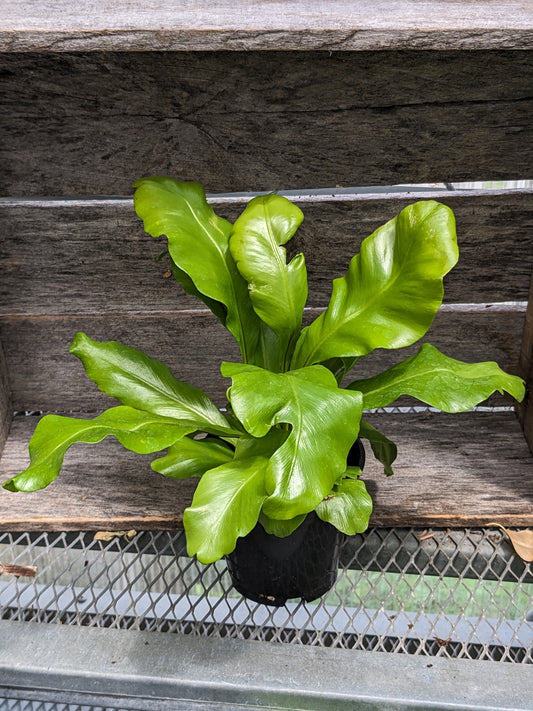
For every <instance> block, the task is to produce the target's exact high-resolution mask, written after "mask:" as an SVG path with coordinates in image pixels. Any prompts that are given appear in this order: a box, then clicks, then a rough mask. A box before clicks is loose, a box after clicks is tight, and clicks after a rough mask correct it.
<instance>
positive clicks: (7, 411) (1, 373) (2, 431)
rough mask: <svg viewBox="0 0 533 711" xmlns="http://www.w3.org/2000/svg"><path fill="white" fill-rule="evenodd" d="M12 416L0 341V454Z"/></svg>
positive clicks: (9, 391)
mask: <svg viewBox="0 0 533 711" xmlns="http://www.w3.org/2000/svg"><path fill="white" fill-rule="evenodd" d="M12 416H13V406H12V404H11V388H10V386H9V380H8V377H7V368H6V362H5V356H4V351H3V349H2V343H1V342H0V456H1V455H2V451H3V449H4V445H5V443H6V440H7V436H8V434H9V428H10V427H11V419H12Z"/></svg>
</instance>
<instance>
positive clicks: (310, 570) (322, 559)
mask: <svg viewBox="0 0 533 711" xmlns="http://www.w3.org/2000/svg"><path fill="white" fill-rule="evenodd" d="M364 463H365V450H364V447H363V444H362V442H361V441H360V440H359V439H358V440H357V441H356V442H355V444H354V445H353V447H352V448H351V450H350V453H349V455H348V464H349V465H350V466H358V467H360V468H361V469H362V468H363V466H364ZM344 540H345V535H344V534H343V533H341V532H340V531H338V530H337V529H336V528H335V527H334V526H332V525H331V524H330V523H327V522H326V521H322V520H321V519H320V518H318V516H317V515H316V513H315V512H314V511H312V512H311V513H309V514H308V515H307V516H306V518H305V519H304V521H303V523H302V524H301V525H300V526H299V527H298V528H297V529H296V530H295V531H293V533H291V534H290V535H289V536H286V537H285V538H280V537H278V536H274V535H272V534H270V533H267V532H266V531H265V529H264V528H263V526H262V525H261V524H260V523H258V524H257V525H256V526H255V528H254V529H253V530H252V531H251V532H250V533H249V534H248V535H247V536H244V537H243V538H239V539H238V540H237V545H236V547H235V550H234V551H233V552H232V553H230V554H229V555H228V556H226V561H227V565H228V571H229V573H230V576H231V580H232V583H233V586H234V587H235V589H236V590H237V591H238V592H240V593H241V595H244V596H245V597H247V598H248V599H250V600H254V601H255V602H261V603H264V604H265V605H274V606H277V607H280V606H282V605H284V604H285V603H286V602H287V600H289V599H291V598H302V599H303V600H305V601H306V602H311V601H312V600H316V599H317V598H319V597H321V596H322V595H324V594H325V593H327V592H328V591H329V590H331V588H332V587H333V585H334V584H335V581H336V580H337V574H338V569H339V558H340V551H341V548H342V545H343V543H344Z"/></svg>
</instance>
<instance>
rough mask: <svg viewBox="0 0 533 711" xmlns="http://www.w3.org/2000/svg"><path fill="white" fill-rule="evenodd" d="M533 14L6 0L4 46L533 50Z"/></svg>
mask: <svg viewBox="0 0 533 711" xmlns="http://www.w3.org/2000/svg"><path fill="white" fill-rule="evenodd" d="M532 44H533V19H532V13H531V9H530V8H529V6H528V4H527V3H523V2H520V1H519V0H506V2H498V3H494V2H490V1H489V0H482V1H478V2H476V3H471V2H470V3H469V2H465V1H464V0H463V1H460V0H457V1H456V2H451V3H450V2H445V1H443V0H436V1H435V2H428V1H424V2H417V1H416V0H401V1H400V0H379V1H376V2H373V3H370V4H369V3H368V2H365V1H364V0H350V1H348V0H334V1H330V2H324V0H312V1H310V0H292V1H291V0H284V1H283V2H274V3H273V2H268V1H266V0H239V2H235V1H233V2H231V0H224V1H223V2H217V3H212V2H208V1H207V0H201V1H200V2H194V3H180V5H179V11H177V9H176V7H175V6H174V5H169V4H168V3H165V2H163V0H150V2H145V3H142V4H141V3H139V2H137V1H136V0H124V1H122V2H112V3H107V4H106V5H105V7H103V6H100V5H99V4H98V3H94V2H90V0H83V1H82V2H76V3H74V4H73V3H69V2H66V0H54V1H53V2H44V0H34V1H33V2H31V3H27V2H26V3H24V4H23V5H21V3H17V2H15V0H4V3H3V6H2V21H1V23H0V48H1V49H3V50H4V51H34V50H43V49H45V50H50V51H54V52H60V51H72V50H102V49H119V50H129V51H137V50H151V49H165V50H178V49H191V50H199V49H209V50H213V49H229V50H231V49H233V50H243V49H248V50H250V49H263V50H264V49H273V48H274V49H279V48H284V49H297V50H301V49H313V48H316V49H322V50H339V49H347V50H348V49H350V50H353V49H358V50H361V49H379V50H382V49H386V48H397V47H421V48H424V49H435V48H438V49H443V48H450V47H457V48H466V49H472V48H479V47H482V48H492V47H494V48H500V47H502V46H503V47H509V48H517V47H523V48H525V47H531V45H532Z"/></svg>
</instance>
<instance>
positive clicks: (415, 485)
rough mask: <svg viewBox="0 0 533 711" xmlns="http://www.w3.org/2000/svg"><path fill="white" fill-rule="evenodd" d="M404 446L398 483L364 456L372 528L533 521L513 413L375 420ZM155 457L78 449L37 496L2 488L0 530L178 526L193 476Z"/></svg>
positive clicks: (26, 432)
mask: <svg viewBox="0 0 533 711" xmlns="http://www.w3.org/2000/svg"><path fill="white" fill-rule="evenodd" d="M369 420H370V421H371V422H372V423H373V424H374V425H376V426H378V427H380V428H381V429H382V430H383V431H384V433H385V434H387V435H388V436H389V437H391V438H392V439H394V440H395V441H396V442H397V444H398V449H399V457H398V461H397V465H396V467H395V470H396V473H395V476H394V477H388V478H387V477H385V476H384V474H383V473H382V470H381V465H379V464H378V463H377V462H376V461H375V460H374V459H373V457H372V454H371V452H370V451H369V452H368V456H367V459H368V463H367V466H366V467H365V476H364V478H365V480H366V482H367V485H368V488H369V490H370V491H371V492H372V494H373V496H374V498H375V511H374V513H373V515H372V518H371V524H372V525H374V526H383V527H388V526H436V527H446V526H449V527H463V526H483V525H486V524H487V523H490V522H492V521H495V522H499V523H501V524H503V525H508V526H531V525H533V459H532V458H531V455H530V453H529V450H528V447H527V445H526V443H525V440H524V438H523V434H522V431H521V429H520V426H519V424H518V422H517V420H516V417H515V415H514V413H512V412H509V411H508V412H491V413H486V412H476V413H467V414H459V415H445V414H441V413H418V414H399V415H391V414H385V415H371V416H369ZM36 421H37V418H36V417H17V418H15V420H14V421H13V424H12V427H11V432H10V436H9V438H8V442H7V444H6V447H5V451H4V455H3V458H2V460H1V461H0V479H1V480H2V481H4V480H5V479H7V478H8V477H9V476H12V475H14V474H16V473H17V472H19V471H21V470H22V469H24V468H25V466H27V463H28V454H27V443H28V440H29V438H30V436H31V432H32V430H33V428H34V426H35V424H36ZM155 458H156V456H155V455H153V456H152V455H150V456H140V455H136V454H133V453H131V452H127V451H125V450H124V449H123V448H122V447H121V446H120V445H119V444H118V442H116V440H114V439H111V438H110V439H108V440H105V441H104V442H102V443H100V444H98V445H75V446H74V447H72V448H71V449H70V450H69V452H68V453H67V457H66V458H65V466H64V469H63V472H62V474H61V475H60V477H59V478H58V479H57V480H56V481H55V482H54V483H53V484H51V485H50V486H49V487H48V488H47V489H45V490H43V491H40V492H35V493H32V494H23V493H17V494H13V493H10V492H7V491H5V490H2V491H1V492H0V530H11V531H16V530H22V531H25V530H28V531H32V530H33V531H37V530H48V531H54V530H122V529H136V530H148V529H174V528H180V527H181V525H182V515H183V510H184V509H185V508H186V507H187V506H188V505H189V503H190V501H191V498H192V495H193V492H194V487H195V480H182V481H175V480H169V479H165V478H164V477H162V476H160V475H159V474H157V473H155V472H153V471H151V469H150V464H149V462H150V461H151V459H155Z"/></svg>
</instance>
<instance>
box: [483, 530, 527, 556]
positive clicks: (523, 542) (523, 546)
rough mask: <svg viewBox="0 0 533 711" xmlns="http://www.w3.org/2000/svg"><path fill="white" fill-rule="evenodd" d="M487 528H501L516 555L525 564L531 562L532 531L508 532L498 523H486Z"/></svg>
mask: <svg viewBox="0 0 533 711" xmlns="http://www.w3.org/2000/svg"><path fill="white" fill-rule="evenodd" d="M486 526H487V528H488V527H489V526H497V527H498V528H501V529H502V531H504V532H505V533H506V534H507V535H508V536H509V540H510V541H511V545H512V546H513V548H514V549H515V552H516V554H517V555H519V556H520V558H522V560H525V561H526V563H531V562H533V531H532V530H529V529H526V530H522V531H510V530H509V529H508V528H505V526H502V525H501V524H500V523H487V524H486Z"/></svg>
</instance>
